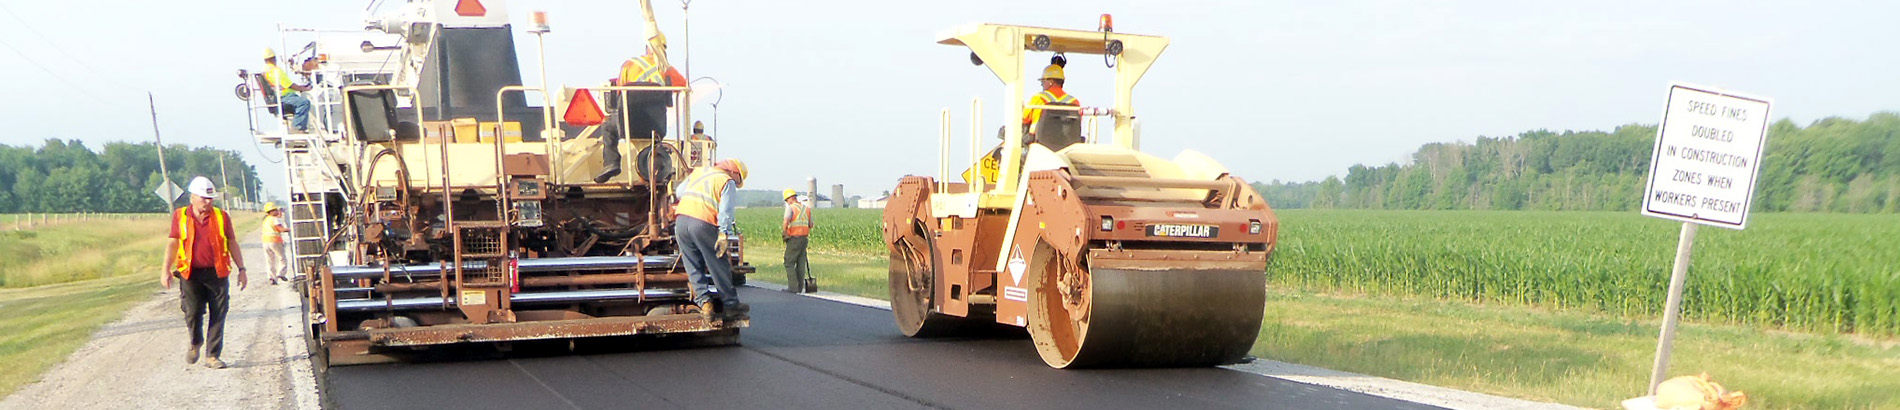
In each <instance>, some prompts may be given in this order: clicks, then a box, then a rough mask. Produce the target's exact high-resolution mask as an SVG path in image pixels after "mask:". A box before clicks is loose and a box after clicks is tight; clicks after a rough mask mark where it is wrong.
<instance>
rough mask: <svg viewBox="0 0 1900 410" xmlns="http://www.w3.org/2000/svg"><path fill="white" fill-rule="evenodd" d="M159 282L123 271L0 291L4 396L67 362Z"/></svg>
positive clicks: (0, 391) (1, 387)
mask: <svg viewBox="0 0 1900 410" xmlns="http://www.w3.org/2000/svg"><path fill="white" fill-rule="evenodd" d="M154 265H156V264H154ZM157 282H158V278H157V277H156V276H152V275H117V276H112V277H107V278H102V279H91V280H83V281H77V282H70V283H62V284H55V285H43V286H35V287H30V288H16V289H0V312H6V314H5V315H0V397H5V396H7V395H10V394H13V392H14V391H16V390H19V389H20V387H22V386H25V385H27V384H29V383H32V382H34V381H37V380H38V379H39V375H40V374H41V373H43V372H45V371H46V370H47V369H50V368H52V367H53V366H54V365H57V364H59V363H60V362H62V361H65V360H66V356H67V355H70V354H72V353H73V351H74V350H77V349H79V347H80V346H83V345H85V344H86V342H87V341H89V340H90V339H91V335H92V333H93V332H94V331H97V330H98V329H99V327H100V326H104V325H105V324H107V323H111V322H112V321H115V320H118V319H119V318H120V317H122V316H123V315H124V312H125V310H126V309H127V308H129V307H131V306H133V305H136V304H138V303H139V302H140V301H144V300H146V299H147V298H150V297H151V296H152V292H154V291H156V290H157V289H158V288H157V286H158V283H157Z"/></svg>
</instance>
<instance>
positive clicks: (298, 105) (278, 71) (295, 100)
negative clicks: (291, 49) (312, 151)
mask: <svg viewBox="0 0 1900 410" xmlns="http://www.w3.org/2000/svg"><path fill="white" fill-rule="evenodd" d="M264 82H266V83H269V85H270V88H271V89H269V90H264V92H275V93H277V104H278V105H281V106H283V108H284V109H289V110H290V113H291V114H293V115H292V116H291V117H290V128H291V129H292V130H295V131H297V132H308V131H309V130H310V99H308V98H305V97H304V95H303V92H304V91H310V86H309V85H302V84H296V83H293V82H291V81H290V75H289V74H285V73H284V68H283V67H278V66H277V51H275V50H271V49H268V48H266V49H264Z"/></svg>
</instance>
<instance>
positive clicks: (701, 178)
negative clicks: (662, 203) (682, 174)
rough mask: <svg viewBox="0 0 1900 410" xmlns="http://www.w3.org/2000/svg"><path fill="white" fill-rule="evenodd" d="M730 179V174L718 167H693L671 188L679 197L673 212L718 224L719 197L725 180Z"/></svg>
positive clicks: (724, 189) (722, 191) (724, 188)
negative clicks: (678, 183)
mask: <svg viewBox="0 0 1900 410" xmlns="http://www.w3.org/2000/svg"><path fill="white" fill-rule="evenodd" d="M731 180H732V176H729V175H726V171H721V170H719V169H718V168H714V167H699V168H694V169H693V173H692V174H690V175H687V176H686V180H685V181H682V182H680V185H679V187H676V188H674V189H673V194H674V195H678V196H679V199H680V202H679V206H677V207H675V208H674V213H676V214H679V215H680V216H690V217H693V219H698V220H701V221H705V222H706V223H709V224H713V225H718V224H719V199H720V196H721V195H724V194H725V192H726V182H728V181H731Z"/></svg>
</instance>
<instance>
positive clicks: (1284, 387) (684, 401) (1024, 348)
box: [323, 288, 1437, 410]
mask: <svg viewBox="0 0 1900 410" xmlns="http://www.w3.org/2000/svg"><path fill="white" fill-rule="evenodd" d="M742 298H743V299H744V300H746V302H748V303H750V304H751V305H752V327H751V328H748V329H746V330H745V331H744V333H743V336H742V346H730V347H713V348H683V349H662V350H645V351H629V349H625V348H621V349H618V351H608V352H599V351H589V350H590V349H587V348H583V349H582V350H583V352H578V353H568V352H567V351H566V349H565V347H563V348H560V349H543V350H558V351H555V352H539V353H537V352H523V351H517V352H515V353H512V354H510V355H508V356H506V357H490V358H482V359H468V360H459V361H432V362H419V363H399V364H385V365H366V366H349V367H336V368H332V369H330V371H329V372H328V375H327V376H326V382H327V385H326V386H325V387H324V389H325V391H324V392H323V394H324V396H325V397H324V399H325V404H326V407H328V408H333V409H351V410H353V409H425V408H426V409H509V410H525V409H689V408H690V409H860V408H878V409H884V408H890V409H909V408H949V409H1215V408H1237V409H1238V408H1244V409H1435V408H1437V407H1432V406H1426V405H1422V404H1416V403H1409V402H1404V401H1399V400H1394V399H1388V398H1384V397H1377V396H1369V395H1365V394H1361V393H1355V392H1350V391H1345V390H1338V389H1333V388H1329V387H1321V386H1314V385H1309V384H1303V383H1297V382H1291V381H1286V380H1281V379H1276V378H1271V377H1266V376H1261V375H1256V374H1251V373H1245V372H1240V371H1234V370H1228V369H1220V368H1201V369H1129V370H1057V369H1051V368H1049V367H1048V366H1046V365H1044V364H1043V363H1042V360H1041V359H1038V358H1037V357H1036V352H1035V349H1034V347H1033V346H1032V345H1031V343H1030V341H1029V340H1028V338H1027V337H1024V336H1021V335H1020V334H1018V335H1014V336H998V337H986V338H961V339H957V338H953V339H911V338H906V337H904V336H903V335H902V334H899V333H898V332H897V327H896V325H895V324H893V323H892V320H891V315H890V312H889V311H885V310H880V309H876V308H869V307H862V306H857V305H851V304H845V303H839V302H833V301H828V300H822V299H814V298H807V297H800V296H795V295H791V294H786V293H780V292H776V291H769V290H764V289H757V288H746V289H744V291H743V293H742ZM622 342H624V341H622Z"/></svg>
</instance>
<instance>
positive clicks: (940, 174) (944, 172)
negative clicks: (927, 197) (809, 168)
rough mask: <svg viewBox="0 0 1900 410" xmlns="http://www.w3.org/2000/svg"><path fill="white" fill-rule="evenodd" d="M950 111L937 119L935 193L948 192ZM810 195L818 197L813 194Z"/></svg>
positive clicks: (944, 112) (946, 111) (947, 110)
mask: <svg viewBox="0 0 1900 410" xmlns="http://www.w3.org/2000/svg"><path fill="white" fill-rule="evenodd" d="M949 175H950V109H949V108H945V109H943V112H942V113H941V114H939V115H938V118H937V186H936V192H944V191H948V190H950V181H949V180H947V179H945V178H948V177H949ZM812 195H814V196H815V195H818V194H816V193H813V194H812Z"/></svg>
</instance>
